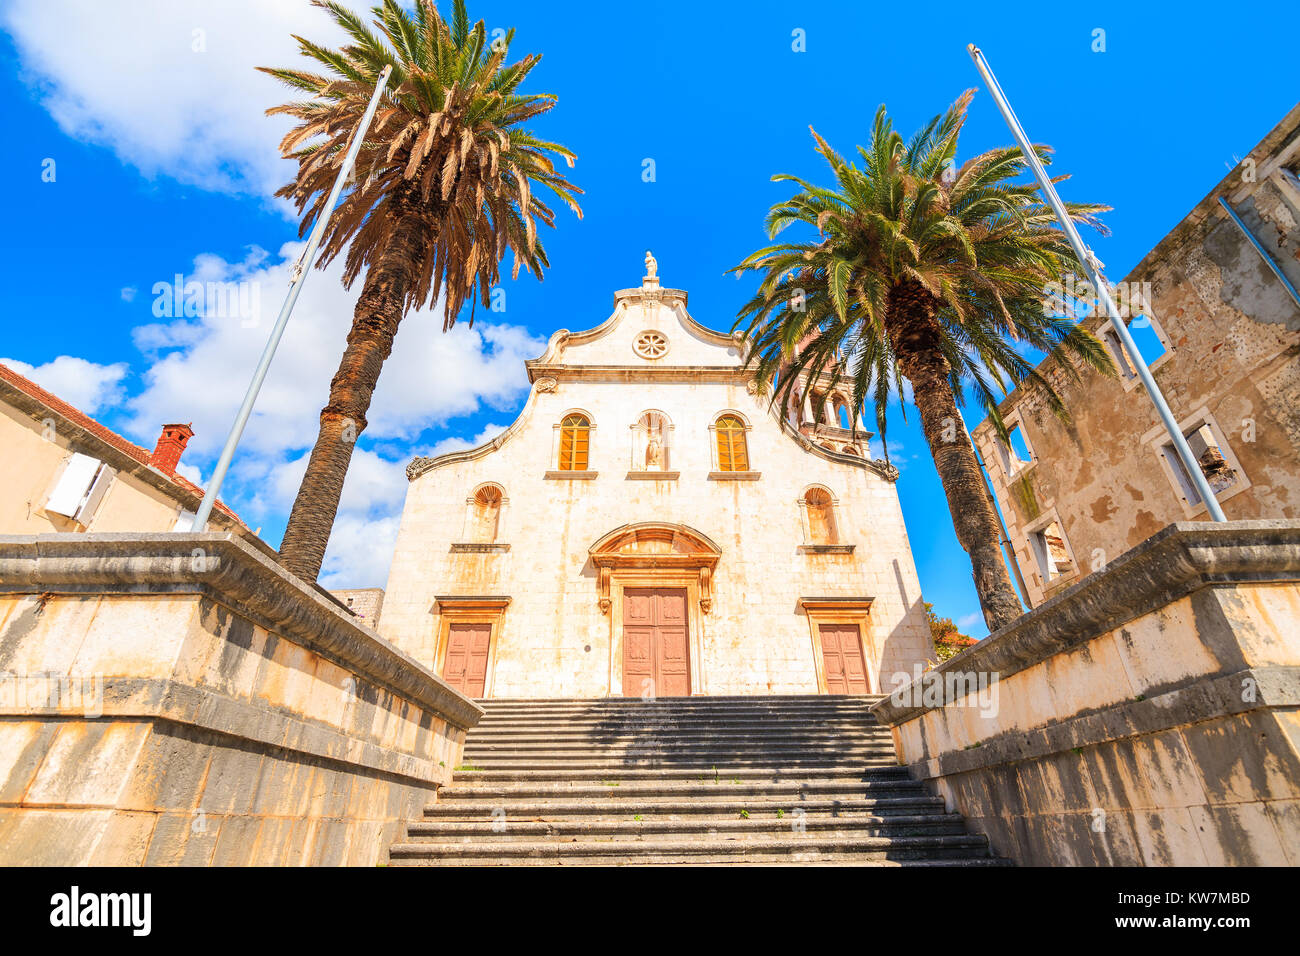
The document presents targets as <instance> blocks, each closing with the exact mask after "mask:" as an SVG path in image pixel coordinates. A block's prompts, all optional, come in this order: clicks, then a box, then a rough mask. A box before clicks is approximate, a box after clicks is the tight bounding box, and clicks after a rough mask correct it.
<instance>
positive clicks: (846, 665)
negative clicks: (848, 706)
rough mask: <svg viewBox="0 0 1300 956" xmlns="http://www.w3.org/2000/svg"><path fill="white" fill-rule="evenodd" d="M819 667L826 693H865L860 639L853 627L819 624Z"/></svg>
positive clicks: (865, 675)
mask: <svg viewBox="0 0 1300 956" xmlns="http://www.w3.org/2000/svg"><path fill="white" fill-rule="evenodd" d="M817 630H818V633H819V634H820V635H821V641H822V666H823V668H824V671H825V674H826V693H828V694H866V693H870V691H869V690H868V687H867V668H866V664H865V663H864V662H863V660H862V636H861V634H860V632H859V631H858V625H856V624H819V625H818V626H817Z"/></svg>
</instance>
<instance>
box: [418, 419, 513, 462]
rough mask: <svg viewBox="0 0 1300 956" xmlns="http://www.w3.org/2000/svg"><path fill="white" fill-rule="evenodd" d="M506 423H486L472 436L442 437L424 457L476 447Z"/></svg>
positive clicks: (497, 432) (503, 427) (489, 438)
mask: <svg viewBox="0 0 1300 956" xmlns="http://www.w3.org/2000/svg"><path fill="white" fill-rule="evenodd" d="M507 427H508V426H506V425H488V426H487V427H486V428H484V429H483V430H482V431H481V432H479V433H478V434H477V435H475V436H474V437H473V438H459V437H456V436H452V437H450V438H444V439H442V440H441V441H439V442H437V443H436V444H435V445H434V446H433V447H432V448H430V449H429V451H428V452H427V454H426V456H425V457H428V458H437V457H438V456H439V455H447V454H450V453H451V452H453V451H464V450H465V449H467V448H477V447H478V446H479V445H485V444H487V443H488V442H490V441H491V440H492V439H494V438H496V437H497V435H500V434H501V433H502V432H503V431H505V430H506V428H507Z"/></svg>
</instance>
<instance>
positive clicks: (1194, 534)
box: [871, 519, 1300, 726]
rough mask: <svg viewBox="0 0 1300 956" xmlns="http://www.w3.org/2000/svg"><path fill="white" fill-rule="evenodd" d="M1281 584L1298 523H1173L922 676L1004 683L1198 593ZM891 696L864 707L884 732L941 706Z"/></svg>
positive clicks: (1294, 566) (1295, 553)
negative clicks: (994, 678)
mask: <svg viewBox="0 0 1300 956" xmlns="http://www.w3.org/2000/svg"><path fill="white" fill-rule="evenodd" d="M1282 581H1300V521H1294V520H1284V519H1278V520H1266V521H1227V522H1220V523H1211V522H1203V521H1179V522H1176V523H1174V524H1171V525H1169V526H1168V527H1166V528H1164V529H1162V530H1161V531H1158V532H1157V533H1156V534H1154V535H1152V536H1151V537H1150V538H1148V539H1147V540H1146V541H1144V542H1142V543H1141V544H1139V545H1138V546H1137V547H1135V548H1132V549H1131V550H1129V551H1126V552H1125V553H1124V554H1123V555H1121V556H1120V557H1118V558H1116V559H1115V560H1114V561H1112V562H1111V563H1110V564H1109V565H1108V566H1107V567H1106V568H1105V569H1104V570H1102V571H1099V572H1097V573H1095V574H1092V575H1089V576H1088V577H1086V578H1084V579H1083V580H1082V581H1080V582H1079V583H1078V584H1075V585H1074V586H1072V587H1070V588H1068V589H1067V590H1065V591H1063V592H1061V593H1060V594H1058V595H1056V596H1055V597H1053V598H1051V599H1050V600H1048V601H1047V602H1046V603H1044V604H1042V605H1040V606H1039V607H1037V608H1035V609H1034V610H1032V611H1030V612H1029V613H1027V614H1025V615H1024V616H1023V617H1021V618H1020V619H1019V620H1017V621H1016V622H1015V623H1014V624H1011V625H1008V626H1007V627H1004V628H1002V629H1001V630H999V631H995V632H994V633H992V634H990V635H989V636H988V637H987V638H985V639H984V640H982V641H980V642H979V643H977V644H975V645H974V646H972V647H969V648H967V649H966V650H964V651H962V652H961V653H960V654H957V655H956V656H954V657H952V658H949V659H948V660H947V661H944V662H943V663H942V664H940V665H939V666H938V667H936V668H934V670H932V671H930V672H929V674H927V675H926V677H927V679H929V680H934V679H935V678H934V677H933V676H932V675H939V674H945V673H948V672H960V673H967V672H973V673H977V674H995V673H996V674H997V675H998V678H999V679H1006V678H1007V677H1009V676H1011V675H1012V674H1015V673H1017V672H1019V671H1022V670H1025V669H1026V668H1029V667H1032V666H1033V665H1035V664H1038V663H1041V662H1042V661H1045V660H1047V659H1048V658H1050V657H1053V656H1054V655H1056V654H1060V653H1062V652H1064V651H1068V650H1070V649H1072V648H1074V647H1077V646H1079V645H1081V644H1085V643H1087V642H1088V641H1090V640H1092V639H1093V638H1095V637H1098V636H1100V635H1102V634H1105V633H1106V632H1107V631H1110V630H1114V629H1115V628H1117V627H1119V626H1121V625H1122V624H1125V623H1126V622H1128V621H1131V620H1133V619H1134V618H1137V617H1141V616H1142V615H1143V614H1147V613H1150V612H1151V611H1154V610H1156V609H1157V608H1160V607H1164V606H1166V605H1168V604H1172V603H1173V602H1174V601H1177V600H1179V599H1180V598H1183V597H1186V596H1187V595H1188V594H1191V593H1192V592H1193V591H1196V590H1199V589H1200V588H1202V587H1206V586H1208V585H1213V584H1229V583H1231V584H1248V583H1252V582H1282ZM895 696H896V697H897V698H898V699H899V700H903V701H908V703H906V704H904V703H899V701H898V700H895V699H891V698H890V697H886V698H885V699H884V700H883V701H881V702H880V703H878V704H876V705H875V706H874V707H872V708H871V710H872V713H874V714H875V716H876V718H877V719H878V720H879V721H880V722H881V723H882V724H885V725H886V726H894V725H896V724H901V723H904V722H906V721H908V720H912V719H914V718H916V717H919V716H920V715H921V714H923V713H925V712H926V711H929V710H940V709H943V707H944V706H945V705H944V704H938V705H935V704H930V705H926V704H924V703H921V704H918V703H915V702H914V701H916V700H918V699H920V696H921V695H919V694H911V693H908V691H907V689H906V688H905V687H904V688H900V689H899V690H898V691H896V692H895Z"/></svg>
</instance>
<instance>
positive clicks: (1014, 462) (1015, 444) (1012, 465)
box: [999, 423, 1034, 475]
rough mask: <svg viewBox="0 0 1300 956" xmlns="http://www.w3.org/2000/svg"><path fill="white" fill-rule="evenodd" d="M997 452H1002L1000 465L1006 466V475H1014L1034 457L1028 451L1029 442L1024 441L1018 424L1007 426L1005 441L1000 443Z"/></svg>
mask: <svg viewBox="0 0 1300 956" xmlns="http://www.w3.org/2000/svg"><path fill="white" fill-rule="evenodd" d="M999 450H1000V451H1001V452H1002V463H1003V464H1004V465H1005V466H1006V471H1007V473H1008V474H1012V475H1014V474H1015V473H1016V472H1018V471H1019V470H1020V469H1021V468H1023V467H1024V466H1025V465H1028V464H1029V463H1030V462H1032V461H1033V460H1034V456H1033V455H1032V454H1031V453H1030V451H1029V442H1027V441H1026V440H1025V434H1024V432H1023V431H1022V430H1021V428H1020V425H1019V423H1014V424H1009V425H1008V426H1007V441H1006V442H1005V443H1000V449H999Z"/></svg>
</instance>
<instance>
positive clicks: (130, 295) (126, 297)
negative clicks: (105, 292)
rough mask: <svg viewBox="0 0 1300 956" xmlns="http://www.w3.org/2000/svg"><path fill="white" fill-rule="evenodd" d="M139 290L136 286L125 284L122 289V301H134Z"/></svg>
mask: <svg viewBox="0 0 1300 956" xmlns="http://www.w3.org/2000/svg"><path fill="white" fill-rule="evenodd" d="M139 291H140V290H139V289H137V288H136V287H135V286H133V285H129V286H126V287H125V288H123V289H122V301H123V302H134V301H135V297H136V294H137V293H138V292H139Z"/></svg>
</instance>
